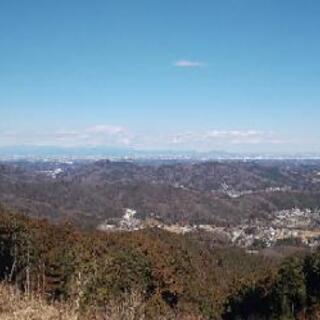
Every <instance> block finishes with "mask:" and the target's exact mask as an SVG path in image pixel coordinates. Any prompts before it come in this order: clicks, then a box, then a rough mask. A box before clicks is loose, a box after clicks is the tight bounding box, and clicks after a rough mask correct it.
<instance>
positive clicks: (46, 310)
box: [0, 284, 77, 320]
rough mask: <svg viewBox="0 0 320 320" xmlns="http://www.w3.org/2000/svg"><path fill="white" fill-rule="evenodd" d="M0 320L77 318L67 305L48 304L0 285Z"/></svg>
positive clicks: (69, 319) (73, 319)
mask: <svg viewBox="0 0 320 320" xmlns="http://www.w3.org/2000/svg"><path fill="white" fill-rule="evenodd" d="M0 320H77V316H76V313H75V312H74V311H73V310H72V309H70V308H68V306H67V305H64V304H57V303H56V304H48V303H47V302H45V301H44V300H43V299H41V298H37V297H34V296H30V297H28V296H27V295H25V294H22V293H21V292H20V291H19V290H17V289H15V288H14V287H12V286H8V285H5V284H0Z"/></svg>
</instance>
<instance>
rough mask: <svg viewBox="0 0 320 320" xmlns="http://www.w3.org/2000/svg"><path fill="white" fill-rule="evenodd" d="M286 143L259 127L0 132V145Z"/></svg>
mask: <svg viewBox="0 0 320 320" xmlns="http://www.w3.org/2000/svg"><path fill="white" fill-rule="evenodd" d="M285 143H288V141H285V140H283V139H281V137H279V136H277V135H276V134H274V133H273V132H265V131H259V130H216V129H212V130H203V131H201V130H197V131H185V132H176V133H172V134H168V133H165V132H163V131H162V132H158V133H150V132H149V133H147V132H140V133H138V132H133V131H131V130H129V129H128V128H126V127H124V126H120V125H109V124H97V125H93V126H88V127H84V128H80V129H79V128H77V129H68V130H55V131H47V132H44V131H33V132H19V131H6V132H4V131H3V132H2V133H1V132H0V146H1V145H38V146H39V145H46V146H63V147H81V146H92V147H94V146H113V147H135V148H138V149H176V150H179V149H180V150H182V149H194V150H213V149H215V148H219V149H221V148H222V149H223V148H228V147H232V146H234V147H235V146H239V147H240V146H242V145H252V146H262V145H271V144H272V145H276V144H278V145H283V144H285Z"/></svg>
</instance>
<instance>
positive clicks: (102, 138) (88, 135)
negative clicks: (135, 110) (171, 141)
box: [0, 124, 133, 147]
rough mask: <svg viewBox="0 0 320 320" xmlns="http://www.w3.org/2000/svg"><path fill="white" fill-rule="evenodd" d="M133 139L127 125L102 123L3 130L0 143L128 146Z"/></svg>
mask: <svg viewBox="0 0 320 320" xmlns="http://www.w3.org/2000/svg"><path fill="white" fill-rule="evenodd" d="M132 139H133V134H132V133H131V132H130V131H129V130H128V129H127V128H125V127H122V126H114V125H106V124H100V125H95V126H91V127H85V128H81V129H76V130H56V131H48V132H43V131H41V132H40V131H32V132H22V131H20V132H19V131H15V132H2V133H1V134H0V145H48V146H49V145H54V146H65V147H73V146H103V145H105V146H128V145H130V144H131V141H132Z"/></svg>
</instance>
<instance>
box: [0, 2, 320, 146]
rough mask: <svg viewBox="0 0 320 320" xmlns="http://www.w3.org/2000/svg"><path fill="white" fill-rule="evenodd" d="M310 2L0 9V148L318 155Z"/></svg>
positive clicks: (317, 24)
mask: <svg viewBox="0 0 320 320" xmlns="http://www.w3.org/2000/svg"><path fill="white" fill-rule="evenodd" d="M319 17H320V2H319V1H318V0H300V1H298V0H281V1H279V0H220V1H215V0H198V1H195V0H193V1H188V0H161V1H155V0H136V1H132V0H127V1H124V0H122V1H121V0H117V1H115V0H114V1H111V0H90V1H84V0H55V1H53V0H2V1H1V2H0V145H22V144H25V145H28V144H30V145H59V146H96V145H99V146H100V145H106V146H119V147H135V148H139V149H161V148H164V149H174V150H179V149H197V150H198V149H199V150H215V149H219V150H221V149H224V150H228V151H233V150H236V151H284V152H286V151H300V152H306V151H313V150H316V151H320V144H319V141H320V140H319V138H320V126H319V124H318V123H319V119H320V61H319V59H320V19H319Z"/></svg>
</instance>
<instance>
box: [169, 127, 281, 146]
mask: <svg viewBox="0 0 320 320" xmlns="http://www.w3.org/2000/svg"><path fill="white" fill-rule="evenodd" d="M169 140H170V142H171V144H173V145H179V144H180V145H192V144H206V145H223V144H231V145H235V144H261V143H267V144H280V143H283V142H284V141H283V140H281V139H279V138H278V137H276V136H275V135H274V134H273V133H272V132H263V131H256V130H208V131H204V132H184V133H179V134H176V135H173V136H172V137H171V138H170V139H169Z"/></svg>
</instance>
